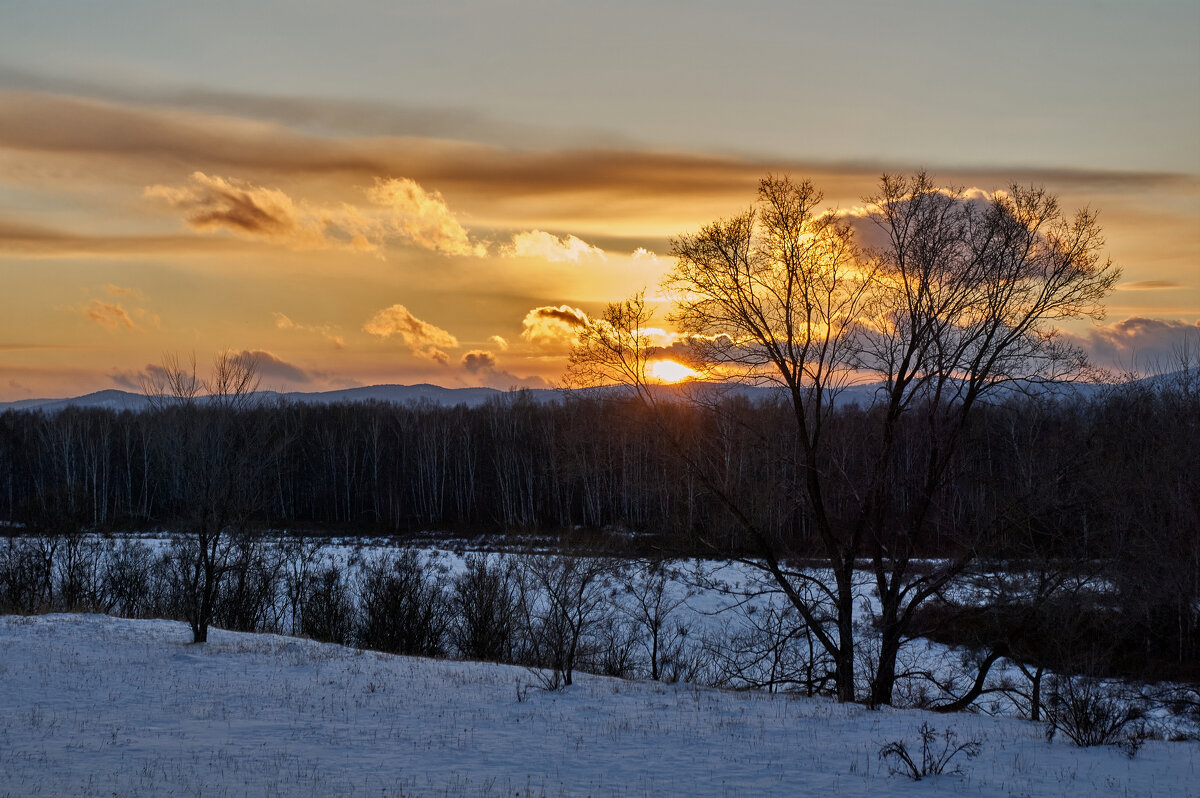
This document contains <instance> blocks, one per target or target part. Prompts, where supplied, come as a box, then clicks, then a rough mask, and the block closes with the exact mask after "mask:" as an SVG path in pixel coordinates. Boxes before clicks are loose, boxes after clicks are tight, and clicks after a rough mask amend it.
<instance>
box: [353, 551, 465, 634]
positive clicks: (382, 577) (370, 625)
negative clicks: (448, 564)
mask: <svg viewBox="0 0 1200 798" xmlns="http://www.w3.org/2000/svg"><path fill="white" fill-rule="evenodd" d="M426 565H427V564H426V562H425V561H424V558H422V557H421V555H420V554H418V553H417V551H416V550H414V549H405V550H404V551H403V552H401V553H400V554H399V555H385V556H383V557H380V558H379V559H378V560H376V561H374V562H370V563H367V564H365V565H364V566H363V570H362V581H361V584H360V585H359V607H360V618H359V623H358V634H357V638H358V643H359V644H360V645H362V646H364V647H366V648H372V649H375V650H377V651H387V652H390V653H393V654H417V655H421V656H427V657H437V656H441V655H442V654H443V653H444V652H445V641H446V632H447V628H448V626H449V622H450V613H449V603H448V601H447V598H446V578H445V575H444V574H443V573H442V572H441V571H440V570H436V569H431V568H427V567H426Z"/></svg>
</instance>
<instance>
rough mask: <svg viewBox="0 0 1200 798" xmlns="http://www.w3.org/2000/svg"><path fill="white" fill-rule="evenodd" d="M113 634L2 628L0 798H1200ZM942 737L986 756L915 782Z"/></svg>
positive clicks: (401, 670) (969, 720)
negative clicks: (905, 759) (914, 760)
mask: <svg viewBox="0 0 1200 798" xmlns="http://www.w3.org/2000/svg"><path fill="white" fill-rule="evenodd" d="M189 639H190V636H189V632H188V630H187V627H186V626H185V625H183V624H180V623H174V622H167V621H130V620H118V619H114V618H108V617H104V616H74V615H48V616H40V617H20V616H3V617H0V795H2V796H25V795H34V794H46V795H67V794H69V795H94V796H100V795H103V796H110V795H122V796H138V795H145V796H150V795H221V796H238V795H255V796H261V795H306V796H309V795H321V796H327V795H362V796H400V795H404V796H422V795H428V796H451V797H453V796H496V798H499V797H500V796H597V798H598V797H599V796H620V797H621V798H630V797H633V796H672V795H678V796H772V795H775V796H803V795H823V796H824V795H848V796H855V795H858V796H876V795H883V794H897V795H910V796H914V795H943V794H955V795H984V796H1024V795H1028V796H1074V795H1078V796H1105V795H1112V796H1147V797H1148V798H1149V797H1151V796H1163V797H1164V798H1165V797H1166V796H1172V797H1173V798H1187V797H1188V796H1200V748H1198V747H1197V745H1196V744H1195V743H1167V742H1157V741H1151V742H1148V743H1147V744H1146V745H1145V747H1144V748H1143V749H1142V750H1141V752H1140V753H1139V754H1138V756H1137V757H1136V758H1134V759H1128V758H1126V757H1125V755H1124V754H1122V753H1121V752H1119V751H1118V750H1117V749H1114V748H1092V749H1080V748H1076V747H1074V746H1073V745H1071V744H1070V743H1068V742H1063V741H1061V740H1055V741H1054V742H1049V743H1048V742H1046V740H1045V738H1044V736H1043V734H1042V727H1041V726H1039V725H1036V724H1032V723H1026V722H1022V721H1017V720H1008V719H996V718H988V717H985V716H979V715H955V716H940V715H931V714H928V713H922V712H917V711H899V710H882V711H874V712H873V711H868V710H866V709H864V708H863V707H860V706H857V705H838V704H836V703H833V702H831V701H828V700H825V699H818V700H809V699H802V698H794V697H784V696H771V695H767V694H763V693H757V692H736V693H735V692H723V691H717V690H709V689H704V688H695V687H691V686H682V685H662V684H657V683H652V682H650V683H645V682H628V681H620V680H616V679H607V678H601V677H594V676H587V675H582V674H581V675H579V676H578V677H577V682H576V684H575V685H574V686H572V687H570V688H567V689H566V690H564V691H561V692H546V691H543V690H540V689H538V688H537V687H531V686H530V685H531V684H536V679H535V678H534V676H533V675H532V674H531V673H530V672H529V671H526V670H524V669H521V668H514V667H508V666H499V665H486V664H479V663H460V662H447V661H434V660H423V659H414V658H407V657H396V656H389V655H385V654H377V653H374V652H364V651H356V650H352V649H345V648H341V647H338V646H334V645H328V644H318V643H313V642H309V641H305V640H297V639H293V638H285V637H276V636H269V635H249V634H235V633H230V632H221V631H216V630H214V632H213V635H212V637H211V641H210V642H209V643H208V644H206V645H202V646H194V645H189V644H187V642H186V641H188V640H189ZM925 722H928V723H930V724H932V725H933V726H934V727H936V728H937V729H938V730H939V731H940V730H942V729H945V728H952V729H954V730H955V731H956V732H957V734H958V735H959V737H960V739H966V738H971V737H984V738H985V739H984V742H983V748H982V754H981V755H980V756H979V757H978V758H976V759H973V760H967V759H961V760H955V762H953V763H952V765H951V766H952V767H953V765H955V764H961V766H962V770H963V773H962V774H961V775H943V776H937V777H931V778H928V779H924V780H922V781H919V782H913V781H910V780H908V779H907V778H904V777H902V776H896V775H890V774H889V773H888V769H887V767H886V766H885V765H884V764H883V763H882V762H880V760H879V758H878V752H879V749H880V747H881V746H883V745H884V744H885V743H888V742H891V741H894V740H905V741H908V742H909V744H910V746H911V744H912V743H913V742H914V741H915V740H916V736H917V729H918V728H919V727H920V725H921V724H922V723H925Z"/></svg>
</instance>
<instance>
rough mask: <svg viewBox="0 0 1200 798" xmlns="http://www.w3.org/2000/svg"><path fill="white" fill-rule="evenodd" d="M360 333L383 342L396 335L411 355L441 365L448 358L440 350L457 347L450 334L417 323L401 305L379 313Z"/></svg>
mask: <svg viewBox="0 0 1200 798" xmlns="http://www.w3.org/2000/svg"><path fill="white" fill-rule="evenodd" d="M363 330H364V331H365V332H368V333H370V334H371V335H377V336H379V337H380V338H383V339H387V338H389V337H391V336H393V335H399V336H400V337H401V338H402V339H403V340H404V343H405V344H407V345H408V347H409V349H410V350H411V351H412V353H413V354H414V355H416V356H417V357H423V358H428V359H429V360H433V361H436V362H438V363H441V364H442V365H446V364H447V363H449V362H450V356H449V355H447V354H446V353H445V352H444V351H442V349H441V347H447V348H452V347H457V346H458V339H457V338H455V337H454V336H453V335H452V334H450V333H449V332H447V331H446V330H443V329H442V328H441V327H437V326H435V325H433V324H430V323H429V322H427V321H422V320H421V319H418V318H417V317H416V316H414V315H413V314H412V313H410V312H409V311H408V308H406V307H404V306H403V305H392V306H391V307H388V308H384V309H383V310H381V311H379V312H378V313H376V314H375V315H374V316H372V317H371V318H370V319H369V320H368V321H367V323H366V324H364V325H363Z"/></svg>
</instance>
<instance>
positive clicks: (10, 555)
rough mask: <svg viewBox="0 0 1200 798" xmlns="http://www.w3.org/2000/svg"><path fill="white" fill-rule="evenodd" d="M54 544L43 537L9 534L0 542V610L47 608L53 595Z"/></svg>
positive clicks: (39, 609)
mask: <svg viewBox="0 0 1200 798" xmlns="http://www.w3.org/2000/svg"><path fill="white" fill-rule="evenodd" d="M53 546H54V544H53V542H52V541H51V540H49V539H46V538H33V537H8V538H5V539H4V542H3V544H0V612H11V613H31V612H40V611H42V610H45V609H47V608H49V606H50V602H51V600H52V598H53V595H54V582H53V580H54V570H53V564H54V548H53Z"/></svg>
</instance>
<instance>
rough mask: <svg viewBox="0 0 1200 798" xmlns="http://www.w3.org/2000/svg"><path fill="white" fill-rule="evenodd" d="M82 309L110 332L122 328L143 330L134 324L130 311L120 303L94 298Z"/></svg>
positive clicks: (87, 315)
mask: <svg viewBox="0 0 1200 798" xmlns="http://www.w3.org/2000/svg"><path fill="white" fill-rule="evenodd" d="M81 310H82V312H83V315H84V316H86V317H87V318H88V319H90V320H92V321H93V322H95V323H96V324H98V325H100V326H101V327H103V328H104V329H106V330H108V331H109V332H115V331H116V330H119V329H122V328H124V329H126V330H132V331H134V332H141V331H142V328H141V327H139V326H138V325H136V324H134V322H133V319H132V318H130V316H129V312H128V311H126V310H125V308H124V307H122V306H121V305H120V304H119V303H116V302H104V301H101V300H99V299H93V300H92V301H91V302H89V303H88V304H87V305H85V306H84V307H83V308H82V309H81Z"/></svg>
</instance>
